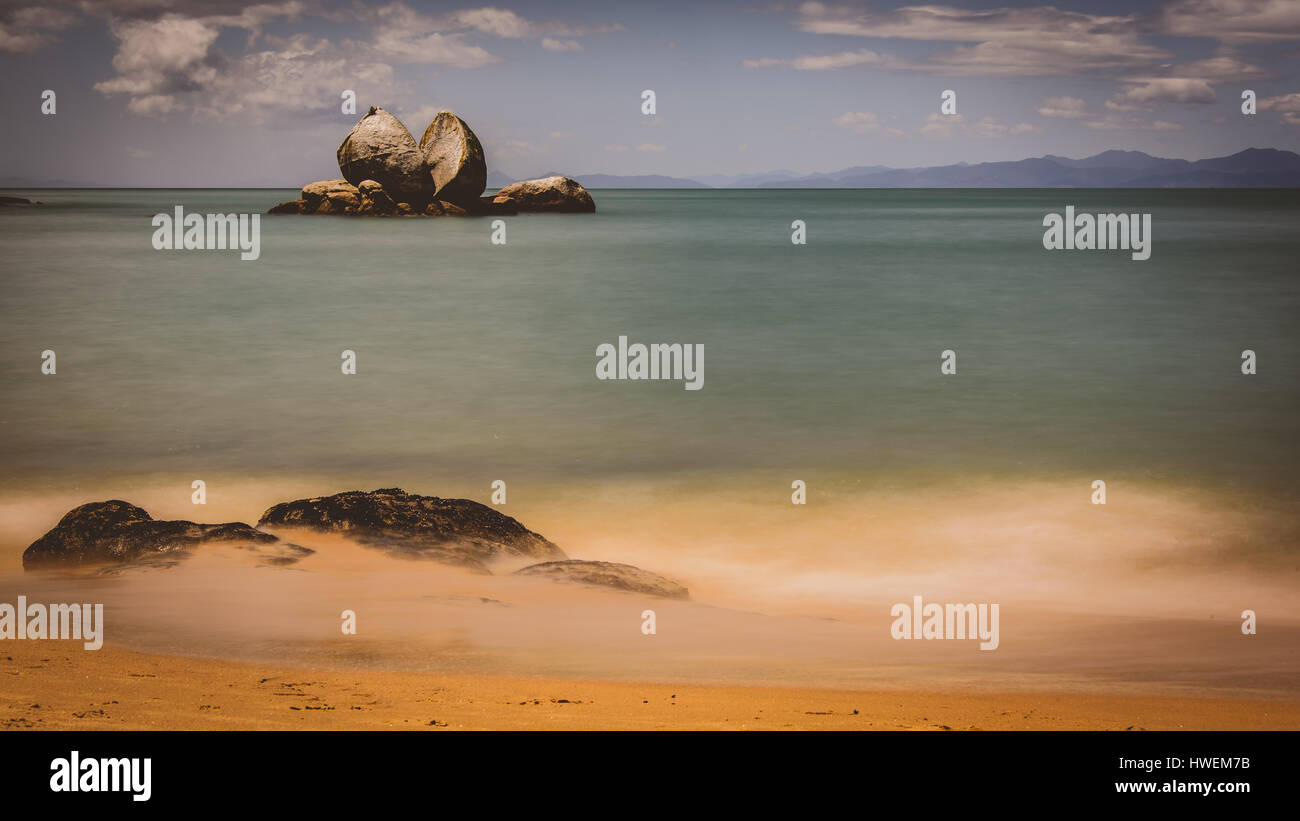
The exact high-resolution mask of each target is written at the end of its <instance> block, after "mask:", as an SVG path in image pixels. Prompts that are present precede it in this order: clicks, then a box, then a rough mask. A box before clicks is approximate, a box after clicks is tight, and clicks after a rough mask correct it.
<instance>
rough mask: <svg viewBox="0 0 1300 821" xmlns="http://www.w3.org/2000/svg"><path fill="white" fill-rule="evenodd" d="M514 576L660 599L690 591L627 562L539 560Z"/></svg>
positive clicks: (671, 597) (682, 597) (688, 593)
mask: <svg viewBox="0 0 1300 821" xmlns="http://www.w3.org/2000/svg"><path fill="white" fill-rule="evenodd" d="M515 575H517V576H541V577H543V578H547V579H551V580H552V581H557V582H569V583H572V584H586V585H593V586H596V587H612V588H614V589H615V590H624V591H627V592H629V593H642V594H644V595H647V596H659V597H660V598H664V599H689V598H690V597H691V594H690V591H689V590H687V589H686V588H685V587H683V586H682V585H680V584H678V583H677V582H675V581H673V580H672V579H668V578H665V577H663V576H660V575H659V574H658V573H651V572H650V571H648V570H642V569H641V568H639V567H633V566H632V565H630V564H618V563H617V562H589V561H581V560H578V559H567V560H565V561H558V562H542V563H541V564H534V565H529V566H528V567H524V568H521V569H519V570H516V571H515Z"/></svg>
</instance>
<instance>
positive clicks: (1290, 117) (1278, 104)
mask: <svg viewBox="0 0 1300 821" xmlns="http://www.w3.org/2000/svg"><path fill="white" fill-rule="evenodd" d="M1255 108H1256V110H1258V111H1277V112H1279V113H1280V114H1281V115H1282V122H1284V123H1286V124H1287V125H1300V93H1292V94H1283V95H1281V96H1279V97H1260V98H1259V99H1258V100H1256V101H1255Z"/></svg>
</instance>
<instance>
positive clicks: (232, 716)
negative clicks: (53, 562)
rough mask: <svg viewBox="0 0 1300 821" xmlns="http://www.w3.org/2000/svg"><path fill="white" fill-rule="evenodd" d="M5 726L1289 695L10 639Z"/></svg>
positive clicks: (1027, 716) (698, 712)
mask: <svg viewBox="0 0 1300 821" xmlns="http://www.w3.org/2000/svg"><path fill="white" fill-rule="evenodd" d="M0 727H3V728H4V729H8V730H69V729H76V730H221V729H225V730H287V729H293V730H382V729H396V730H416V729H461V730H528V729H555V730H657V729H676V730H743V729H748V730H781V729H789V730H819V729H820V730H938V731H943V730H1284V729H1300V700H1296V699H1285V698H1278V699H1260V698H1240V699H1238V698H1205V697H1191V698H1189V697H1174V696H1116V695H1080V694H1069V693H1060V692H1001V693H986V692H966V693H963V692H954V691H943V690H936V691H911V690H889V689H861V690H849V689H820V688H807V687H804V688H797V687H762V686H750V685H699V684H671V683H668V684H662V683H661V684H650V683H637V682H605V681H589V680H572V679H547V678H534V677H514V676H496V675H465V674H429V673H410V672H389V671H372V670H348V671H322V670H310V669H292V668H289V667H285V666H280V665H264V664H249V663H243V662H231V661H219V660H214V659H206V658H190V657H180V656H168V655H157V654H149V653H139V652H135V651H130V650H124V649H121V648H118V647H114V646H111V645H108V646H105V647H104V648H103V649H102V650H99V651H95V652H93V653H92V652H81V651H77V652H76V653H75V654H71V655H70V654H69V653H68V652H67V651H66V650H65V649H63V648H58V647H52V646H50V645H48V644H44V643H40V644H37V643H28V642H12V643H9V644H8V646H6V647H5V649H4V651H3V655H0Z"/></svg>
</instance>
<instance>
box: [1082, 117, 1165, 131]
mask: <svg viewBox="0 0 1300 821" xmlns="http://www.w3.org/2000/svg"><path fill="white" fill-rule="evenodd" d="M1084 125H1085V126H1087V127H1088V128H1091V129H1093V130H1094V131H1182V130H1183V127H1182V126H1181V125H1179V124H1178V123H1171V122H1168V121H1167V120H1143V119H1140V118H1137V117H1120V116H1117V115H1114V114H1108V115H1106V116H1105V117H1104V118H1102V119H1100V120H1088V121H1087V122H1085V123H1084Z"/></svg>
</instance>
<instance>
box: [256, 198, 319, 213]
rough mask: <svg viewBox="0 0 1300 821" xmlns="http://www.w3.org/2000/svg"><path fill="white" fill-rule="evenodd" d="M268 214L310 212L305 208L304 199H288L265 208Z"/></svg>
mask: <svg viewBox="0 0 1300 821" xmlns="http://www.w3.org/2000/svg"><path fill="white" fill-rule="evenodd" d="M266 213H268V214H310V213H311V212H310V211H308V210H307V201H306V200H289V201H288V202H282V203H280V204H279V205H273V206H271V207H270V209H269V210H267V212H266Z"/></svg>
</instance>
